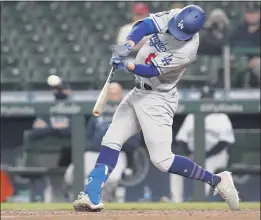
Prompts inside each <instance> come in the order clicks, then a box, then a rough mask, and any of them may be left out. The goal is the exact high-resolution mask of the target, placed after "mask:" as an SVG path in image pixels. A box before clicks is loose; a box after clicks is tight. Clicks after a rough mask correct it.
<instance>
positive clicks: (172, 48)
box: [135, 9, 199, 90]
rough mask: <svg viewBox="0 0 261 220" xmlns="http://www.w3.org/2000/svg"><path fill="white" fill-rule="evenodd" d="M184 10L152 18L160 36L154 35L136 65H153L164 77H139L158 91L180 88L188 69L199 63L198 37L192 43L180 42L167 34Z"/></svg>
mask: <svg viewBox="0 0 261 220" xmlns="http://www.w3.org/2000/svg"><path fill="white" fill-rule="evenodd" d="M179 10H180V9H172V10H170V11H166V12H159V13H156V14H151V15H150V18H151V19H152V20H153V22H154V23H155V25H156V27H157V29H158V31H159V33H157V34H153V35H151V37H150V38H149V40H148V41H147V42H146V43H145V44H144V45H143V46H142V48H141V49H140V51H139V53H138V54H137V57H136V59H135V63H137V64H149V63H150V62H152V63H153V64H154V65H155V66H156V67H157V69H158V71H159V73H160V75H159V76H157V77H152V78H149V79H148V78H143V77H140V76H137V77H136V78H137V80H138V81H142V82H144V83H147V84H149V85H150V86H152V88H155V89H158V90H169V89H172V88H174V87H175V86H176V84H177V82H178V81H179V80H180V78H181V77H182V75H183V73H184V72H185V70H186V67H187V66H188V65H189V64H190V63H191V62H193V61H194V60H195V59H196V54H197V50H198V46H199V35H198V33H197V34H195V35H194V36H193V38H192V39H191V40H189V41H179V40H176V39H175V38H174V37H173V36H172V35H171V34H168V33H166V31H167V29H168V22H169V20H170V19H171V18H172V17H174V15H175V14H176V13H177V12H178V11H179Z"/></svg>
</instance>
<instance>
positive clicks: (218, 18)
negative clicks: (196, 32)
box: [198, 8, 230, 85]
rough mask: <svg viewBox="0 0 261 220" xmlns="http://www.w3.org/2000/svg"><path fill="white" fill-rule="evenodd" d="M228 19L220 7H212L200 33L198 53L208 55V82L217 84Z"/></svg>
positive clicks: (221, 65)
mask: <svg viewBox="0 0 261 220" xmlns="http://www.w3.org/2000/svg"><path fill="white" fill-rule="evenodd" d="M229 24H230V21H229V19H228V16H227V15H226V13H225V12H224V11H223V10H222V9H219V8H217V9H214V10H213V11H212V12H211V13H210V15H209V17H208V19H207V21H206V23H205V25H204V29H203V30H202V32H201V33H200V37H201V40H200V44H199V49H198V54H199V56H200V55H206V56H207V57H208V60H209V63H208V74H209V84H211V85H217V84H218V82H219V80H218V79H219V72H220V70H221V69H222V67H223V64H222V50H223V46H224V45H225V43H226V41H227V37H228V35H227V30H228V28H229Z"/></svg>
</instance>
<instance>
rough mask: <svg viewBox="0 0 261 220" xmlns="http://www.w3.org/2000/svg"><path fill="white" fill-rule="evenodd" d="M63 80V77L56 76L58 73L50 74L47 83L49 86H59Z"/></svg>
mask: <svg viewBox="0 0 261 220" xmlns="http://www.w3.org/2000/svg"><path fill="white" fill-rule="evenodd" d="M61 82H62V80H61V78H60V77H59V76H56V75H50V76H49V77H48V78H47V84H48V85H49V86H58V85H60V84H61Z"/></svg>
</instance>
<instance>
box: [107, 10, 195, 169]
mask: <svg viewBox="0 0 261 220" xmlns="http://www.w3.org/2000/svg"><path fill="white" fill-rule="evenodd" d="M177 11H178V10H170V11H168V12H161V13H156V14H152V15H151V16H150V17H151V19H152V20H153V21H154V22H155V25H156V26H157V28H158V31H159V33H157V34H153V35H151V36H150V38H149V40H148V41H147V42H146V43H145V44H144V45H143V46H142V48H141V49H140V51H139V52H138V54H137V57H136V61H135V62H136V63H139V64H144V63H145V64H149V63H150V62H152V63H153V64H154V65H155V66H156V67H157V68H158V71H159V73H160V75H159V76H157V77H152V78H149V79H148V78H143V77H137V80H139V81H141V82H145V83H147V84H149V85H150V86H151V87H152V88H153V90H143V89H138V88H134V89H133V90H132V91H131V92H130V93H129V94H128V95H127V96H126V97H125V98H124V99H123V100H122V102H121V104H120V105H119V107H118V108H117V110H116V112H115V114H114V117H113V120H112V123H111V125H110V127H109V129H108V130H107V132H106V134H105V136H104V138H103V141H102V145H104V146H107V147H110V148H112V149H115V150H121V148H122V145H123V144H124V143H125V142H126V141H127V140H128V139H129V138H130V137H131V136H133V135H134V134H136V133H137V132H139V131H140V130H142V132H143V136H144V139H145V142H146V145H147V148H148V151H149V154H150V159H151V161H152V163H153V164H154V165H155V166H156V167H158V168H159V169H160V170H162V171H165V172H166V171H167V170H168V169H169V167H170V166H171V164H172V162H173V153H172V152H171V144H172V123H173V117H174V115H175V112H176V109H177V106H178V100H179V95H178V92H177V89H176V84H177V82H178V81H179V79H180V78H181V76H182V75H183V73H184V72H185V70H186V67H187V65H188V64H190V63H191V62H192V61H194V60H195V58H196V53H197V49H198V45H199V36H198V34H195V35H194V36H193V38H192V39H190V40H189V41H178V40H176V39H175V38H174V37H173V36H171V35H170V34H168V33H166V31H167V25H168V21H169V20H170V19H171V18H172V17H173V16H174V15H175V14H176V13H177Z"/></svg>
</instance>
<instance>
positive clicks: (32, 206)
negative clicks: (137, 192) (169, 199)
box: [1, 202, 260, 210]
mask: <svg viewBox="0 0 261 220" xmlns="http://www.w3.org/2000/svg"><path fill="white" fill-rule="evenodd" d="M240 207H241V209H260V203H258V202H243V203H241V204H240ZM71 209H72V204H71V203H3V204H1V210H71ZM105 209H113V210H127V209H128V210H132V209H133V210H134V209H136V210H148V209H154V210H167V209H173V210H217V209H219V210H220V209H226V210H227V209H228V206H227V204H226V203H223V202H218V203H213V202H208V203H203V202H202V203H201V202H189V203H182V204H173V203H108V204H105Z"/></svg>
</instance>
